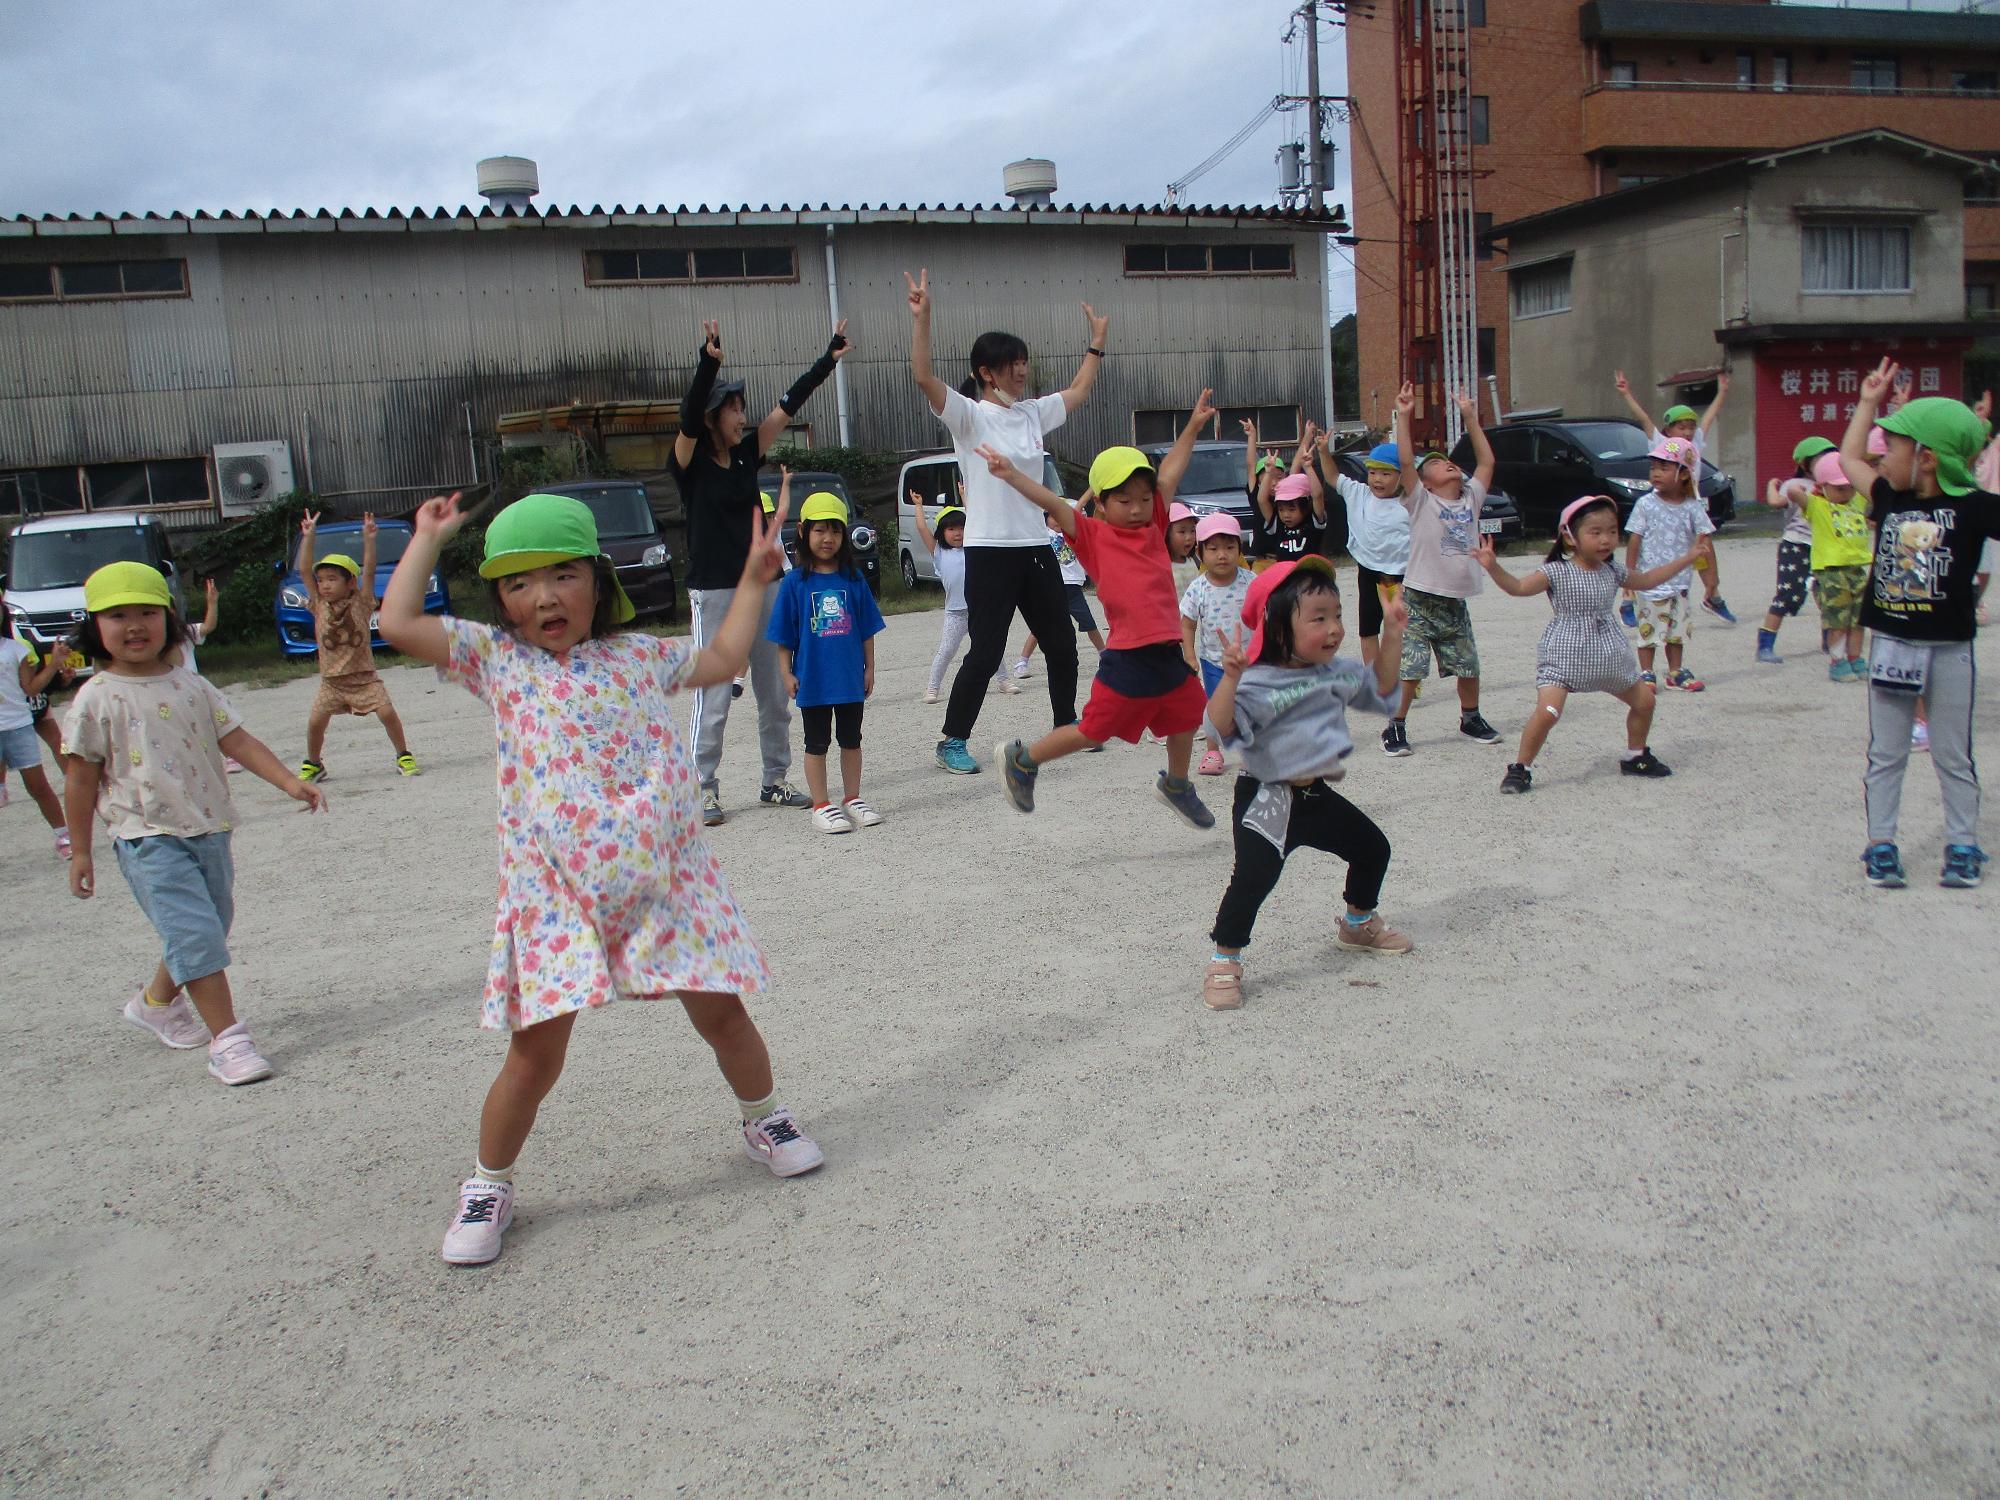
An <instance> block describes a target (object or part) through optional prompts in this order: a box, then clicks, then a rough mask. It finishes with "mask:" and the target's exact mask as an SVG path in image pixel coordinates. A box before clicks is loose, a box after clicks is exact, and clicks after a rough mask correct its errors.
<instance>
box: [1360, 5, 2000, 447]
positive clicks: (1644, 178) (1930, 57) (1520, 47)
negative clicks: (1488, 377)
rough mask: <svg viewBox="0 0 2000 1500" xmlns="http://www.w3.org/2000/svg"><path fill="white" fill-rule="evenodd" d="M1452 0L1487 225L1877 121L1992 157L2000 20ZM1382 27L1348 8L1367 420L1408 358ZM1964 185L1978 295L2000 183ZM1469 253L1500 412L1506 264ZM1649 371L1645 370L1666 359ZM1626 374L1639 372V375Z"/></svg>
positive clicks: (1976, 297) (1969, 263) (1386, 41)
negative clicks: (1460, 9)
mask: <svg viewBox="0 0 2000 1500" xmlns="http://www.w3.org/2000/svg"><path fill="white" fill-rule="evenodd" d="M1447 3H1449V0H1447ZM1457 3H1459V4H1462V5H1463V6H1464V8H1465V14H1466V21H1467V39H1468V52H1469V62H1468V72H1469V75H1470V77H1469V89H1468V92H1469V93H1470V94H1471V95H1472V105H1471V109H1470V115H1471V119H1470V121H1469V127H1470V137H1471V142H1472V165H1473V170H1474V173H1475V179H1474V184H1473V203H1474V207H1475V211H1476V214H1477V218H1478V222H1479V224H1480V226H1481V227H1487V226H1491V225H1493V224H1498V223H1507V222H1509V221H1514V220H1520V219H1525V218H1529V217H1531V216H1534V215H1537V214H1543V213H1547V212H1549V211H1550V210H1553V209H1557V208H1561V207H1563V206H1565V205H1568V204H1571V203H1576V202H1578V201H1580V200H1583V199H1587V198H1591V197H1594V196H1596V195H1598V194H1602V193H1610V192H1615V191H1617V190H1619V189H1621V188H1630V187H1635V186H1639V185H1641V184H1644V183H1648V182H1651V181H1653V180H1655V179H1658V178H1662V177H1669V176H1675V175H1678V174H1681V173H1684V172H1689V171H1692V170H1695V169H1697V168H1700V167H1703V166H1707V165H1712V164H1714V163H1716V162H1719V161H1722V160H1726V159H1728V158H1730V157H1734V156H1741V155H1745V154H1747V153H1751V152H1758V151H1770V150H1773V149H1778V148H1783V147H1788V146H1797V145H1802V144H1805V143H1807V142H1810V141H1819V140H1824V139H1827V138H1828V137H1833V136H1839V135H1844V134H1846V133H1849V132H1852V131H1858V130H1865V129H1868V128H1871V127H1878V126H1879V127H1883V128H1887V129H1891V130H1895V131H1898V132H1900V133H1902V134H1904V135H1907V136H1911V137H1915V138H1917V139H1920V140H1924V141H1930V142H1935V143H1936V144H1938V145H1941V146H1944V147H1948V148H1950V149H1951V150H1953V151H1957V152H1962V153H1965V154H1967V155H1970V156H1975V157H1981V158H1986V157H1992V156H1994V155H1996V154H2000V17H1987V16H1980V15H1961V14H1940V13H1921V12H1909V11H1903V10H1893V11H1892V10H1857V9H1838V8H1832V7H1809V6H1801V5H1774V4H1770V3H1766V0H1709V3H1683V0H1670V3H1654V0H1591V3H1588V4H1583V5H1578V4H1577V3H1576V0H1493V3H1491V4H1489V3H1488V0H1457ZM1394 27H1395V11H1394V7H1393V6H1392V5H1391V4H1390V3H1389V0H1374V3H1373V4H1371V5H1366V6H1364V5H1352V6H1350V7H1349V8H1348V16H1347V28H1346V30H1347V76H1348V88H1349V91H1350V95H1351V98H1352V103H1353V111H1352V118H1351V122H1350V125H1349V150H1350V153H1351V154H1350V158H1349V160H1350V163H1351V170H1352V175H1353V183H1354V186H1353V195H1352V196H1353V203H1352V221H1353V225H1354V232H1355V234H1356V235H1357V236H1359V238H1360V243H1359V244H1358V245H1357V246H1356V247H1355V250H1354V257H1355V265H1356V271H1357V274H1356V277H1355V299H1356V304H1357V308H1356V310H1357V315H1358V333H1359V338H1360V378H1361V389H1360V399H1361V416H1362V418H1363V419H1364V420H1366V421H1369V422H1371V423H1377V424H1379V423H1383V422H1386V420H1387V417H1388V413H1389V410H1390V407H1391V404H1392V402H1393V399H1394V395H1395V390H1396V385H1397V383H1398V380H1399V379H1400V370H1401V365H1402V351H1401V350H1400V349H1399V348H1398V337H1397V319H1396V274H1397V245H1396V237H1397V226H1398V209H1397V203H1396V192H1397V187H1396V184H1397V160H1398V158H1397V129H1396V125H1397V108H1396V94H1395V90H1396V78H1397V62H1398V49H1397V38H1396V35H1395V29H1394ZM1970 191H1972V192H1973V193H1974V194H1975V195H1976V196H1973V197H1971V198H1969V199H1968V201H1967V202H1966V205H1965V210H1964V235H1963V238H1964V259H1965V284H1966V295H1967V302H1968V304H1969V306H1970V307H1971V308H1973V309H1974V310H1976V311H1983V310H1986V309H1990V308H1992V307H1994V305H1995V302H1996V289H2000V198H1993V197H1988V196H1985V195H1986V194H1987V193H1988V192H1989V191H1990V190H1989V189H1987V188H1985V187H1983V186H1981V187H1977V188H1974V189H1971V190H1970ZM1480 254H1481V264H1480V268H1479V269H1480V274H1479V276H1478V278H1477V297H1478V308H1479V319H1478V321H1479V327H1480V333H1479V341H1480V356H1481V365H1482V370H1491V371H1492V372H1494V373H1496V374H1497V376H1498V381H1499V396H1500V407H1501V410H1503V411H1507V410H1511V409H1513V406H1514V401H1513V393H1512V390H1511V388H1510V383H1509V376H1508V372H1509V358H1508V354H1509V351H1508V342H1507V340H1508V327H1507V324H1508V318H1507V306H1508V304H1507V284H1506V277H1505V274H1504V271H1503V267H1504V264H1505V261H1504V257H1501V256H1499V255H1496V254H1495V253H1494V252H1492V251H1491V250H1487V249H1482V250H1481V252H1480ZM1649 373H1650V375H1651V379H1652V380H1653V381H1657V380H1659V379H1660V378H1662V377H1663V376H1664V375H1666V374H1668V373H1673V372H1666V371H1655V372H1649ZM1632 375H1633V380H1634V384H1635V387H1637V386H1638V385H1639V384H1640V383H1641V382H1640V372H1636V371H1635V372H1632ZM1642 399H1643V396H1642ZM1615 400H1616V398H1615V396H1612V397H1610V399H1608V400H1607V401H1606V402H1605V403H1604V407H1603V409H1604V411H1607V412H1608V411H1611V410H1613V409H1614V407H1613V403H1614V402H1615ZM1649 404H1653V405H1657V404H1658V403H1657V402H1649ZM1484 406H1485V403H1484V402H1482V409H1483V408H1484Z"/></svg>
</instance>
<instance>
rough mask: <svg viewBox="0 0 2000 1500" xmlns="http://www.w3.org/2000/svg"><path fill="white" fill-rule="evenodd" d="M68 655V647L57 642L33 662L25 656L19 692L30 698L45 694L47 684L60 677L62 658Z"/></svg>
mask: <svg viewBox="0 0 2000 1500" xmlns="http://www.w3.org/2000/svg"><path fill="white" fill-rule="evenodd" d="M29 649H30V650H32V649H33V648H32V647H30V648H29ZM68 654H69V647H68V646H66V645H64V644H63V643H62V642H61V641H57V642H56V643H55V644H54V645H53V646H51V647H49V648H48V650H46V651H43V652H41V653H39V654H38V655H37V656H36V657H35V659H34V660H33V661H30V660H29V659H28V658H27V657H25V656H24V657H22V658H21V691H22V692H23V693H24V694H26V695H27V696H28V697H30V698H32V697H34V696H35V694H37V693H43V692H47V691H48V686H49V684H50V683H51V682H53V681H55V679H56V678H57V677H59V676H61V675H62V668H63V658H64V657H65V656H67V655H68Z"/></svg>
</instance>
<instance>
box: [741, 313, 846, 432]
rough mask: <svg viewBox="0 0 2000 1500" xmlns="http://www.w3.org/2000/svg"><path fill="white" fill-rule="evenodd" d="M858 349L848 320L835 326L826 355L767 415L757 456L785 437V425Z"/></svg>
mask: <svg viewBox="0 0 2000 1500" xmlns="http://www.w3.org/2000/svg"><path fill="white" fill-rule="evenodd" d="M853 349H854V346H853V345H852V344H850V343H849V342H848V341H847V319H845V318H842V319H841V320H840V321H839V322H838V323H836V324H834V325H833V337H832V338H831V339H829V340H828V341H827V345H826V353H824V354H822V355H821V356H820V357H819V358H818V359H816V360H814V361H813V363H812V367H811V368H810V369H808V370H807V371H806V372H805V374H803V375H801V376H800V377H799V378H798V379H797V380H794V381H793V382H792V388H791V389H790V390H788V391H786V392H785V394H784V395H782V396H780V397H779V398H778V404H777V405H776V406H774V407H772V408H771V409H770V411H768V412H767V413H765V415H764V420H763V421H761V422H759V423H758V424H757V455H758V457H760V458H761V457H762V456H763V455H764V454H766V453H769V452H770V451H771V448H772V446H773V445H774V444H776V442H777V441H778V439H779V438H781V437H783V436H784V435H785V424H786V423H788V422H790V421H791V420H792V418H793V417H796V416H797V415H798V414H799V408H800V407H802V406H804V405H805V404H806V402H808V401H810V400H811V399H812V393H813V392H814V391H816V390H818V389H819V388H820V387H821V386H822V385H824V384H825V383H826V377H827V376H829V375H831V374H832V373H833V367H834V366H835V365H837V364H839V363H840V362H841V361H842V360H843V359H845V358H847V356H848V355H849V354H850V353H852V352H853Z"/></svg>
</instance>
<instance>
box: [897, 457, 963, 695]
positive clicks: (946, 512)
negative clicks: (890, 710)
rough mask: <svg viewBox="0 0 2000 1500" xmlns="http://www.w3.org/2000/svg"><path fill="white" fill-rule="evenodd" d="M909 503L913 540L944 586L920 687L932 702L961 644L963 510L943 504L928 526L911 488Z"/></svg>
mask: <svg viewBox="0 0 2000 1500" xmlns="http://www.w3.org/2000/svg"><path fill="white" fill-rule="evenodd" d="M910 504H911V505H912V506H914V507H915V508H916V522H917V540H918V541H920V542H922V543H923V544H924V550H925V551H926V552H928V553H930V555H931V567H932V568H933V569H934V570H935V572H936V573H937V579H938V582H939V583H941V584H943V585H944V628H943V629H942V630H940V631H939V632H938V646H937V654H936V655H935V656H933V657H932V658H931V680H930V682H929V683H928V684H926V685H925V687H924V702H926V703H935V702H937V701H938V690H939V689H940V688H942V687H943V686H944V674H945V673H946V672H947V671H949V670H950V669H951V663H952V658H953V657H955V656H957V655H958V648H959V647H960V646H962V645H964V644H965V635H966V629H967V626H966V613H965V550H964V549H965V511H964V510H963V508H961V507H959V506H956V505H947V506H945V507H944V508H943V509H942V510H940V511H939V512H938V513H937V522H936V524H935V525H932V524H931V523H929V522H927V521H926V520H925V519H924V497H923V496H922V495H919V494H918V493H917V492H916V491H915V490H911V491H910Z"/></svg>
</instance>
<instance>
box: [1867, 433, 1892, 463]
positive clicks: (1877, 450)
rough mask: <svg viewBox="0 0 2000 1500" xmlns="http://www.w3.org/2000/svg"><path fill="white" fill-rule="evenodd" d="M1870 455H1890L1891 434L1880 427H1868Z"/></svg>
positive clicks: (1874, 456)
mask: <svg viewBox="0 0 2000 1500" xmlns="http://www.w3.org/2000/svg"><path fill="white" fill-rule="evenodd" d="M1868 456H1869V457H1870V458H1887V457H1888V456H1889V434H1888V433H1886V432H1884V431H1883V430H1882V429H1881V428H1879V427H1871V428H1869V429H1868Z"/></svg>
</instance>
